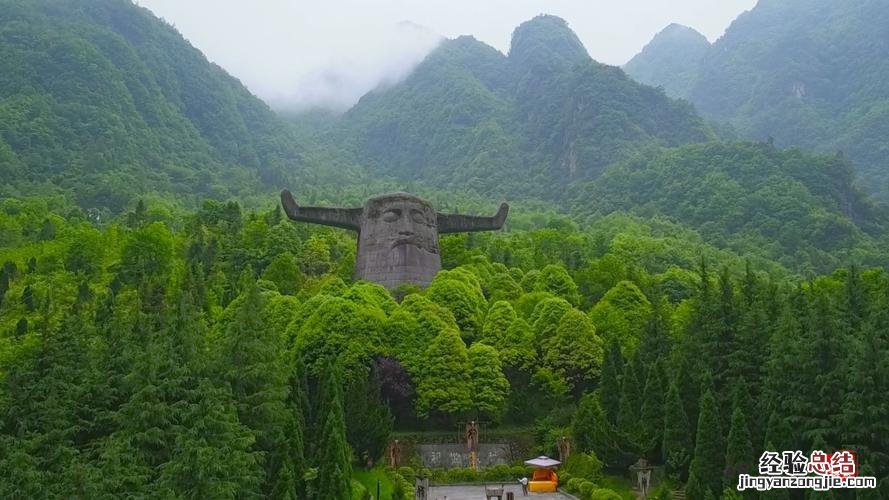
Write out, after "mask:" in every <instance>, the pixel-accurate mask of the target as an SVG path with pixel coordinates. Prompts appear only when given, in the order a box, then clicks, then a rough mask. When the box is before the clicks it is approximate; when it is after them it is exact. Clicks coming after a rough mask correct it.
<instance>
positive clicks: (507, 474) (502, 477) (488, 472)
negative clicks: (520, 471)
mask: <svg viewBox="0 0 889 500" xmlns="http://www.w3.org/2000/svg"><path fill="white" fill-rule="evenodd" d="M481 476H482V478H483V479H484V480H485V481H513V480H515V479H518V478H520V477H521V476H513V474H512V468H511V467H510V466H508V465H494V466H492V467H486V468H484V469H482V470H481Z"/></svg>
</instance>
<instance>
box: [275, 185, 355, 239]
mask: <svg viewBox="0 0 889 500" xmlns="http://www.w3.org/2000/svg"><path fill="white" fill-rule="evenodd" d="M281 205H282V206H284V212H285V213H287V217H289V218H291V219H293V220H296V221H300V222H311V223H312V224H323V225H325V226H334V227H341V228H343V229H353V230H355V231H357V230H358V228H360V227H361V212H363V211H364V209H363V208H327V207H301V206H299V205H297V204H296V200H294V199H293V195H292V194H290V191H288V190H286V189H285V190H283V191H281Z"/></svg>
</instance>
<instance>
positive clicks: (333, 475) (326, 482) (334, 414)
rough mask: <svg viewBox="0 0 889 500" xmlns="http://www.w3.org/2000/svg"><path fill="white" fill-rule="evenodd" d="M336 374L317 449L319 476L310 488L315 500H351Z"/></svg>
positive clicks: (330, 380) (331, 377)
mask: <svg viewBox="0 0 889 500" xmlns="http://www.w3.org/2000/svg"><path fill="white" fill-rule="evenodd" d="M336 376H337V375H336V371H335V370H330V371H329V375H328V381H327V384H325V387H326V388H327V390H326V391H325V393H324V394H322V396H324V397H325V398H326V400H325V404H324V405H322V406H321V408H324V409H326V410H327V411H326V414H325V418H324V425H323V428H322V431H321V439H320V441H319V443H318V446H317V448H316V455H315V456H317V457H318V462H317V467H318V476H317V478H316V479H315V482H316V484H315V485H314V487H313V488H311V491H312V493H313V494H312V495H311V498H313V499H314V500H351V496H352V489H351V480H352V466H351V451H350V450H349V445H348V443H347V441H346V423H345V418H344V416H343V407H342V403H341V397H342V396H341V392H340V391H339V390H338V389H336V388H337V387H339V386H340V382H339V381H338V380H337V379H336Z"/></svg>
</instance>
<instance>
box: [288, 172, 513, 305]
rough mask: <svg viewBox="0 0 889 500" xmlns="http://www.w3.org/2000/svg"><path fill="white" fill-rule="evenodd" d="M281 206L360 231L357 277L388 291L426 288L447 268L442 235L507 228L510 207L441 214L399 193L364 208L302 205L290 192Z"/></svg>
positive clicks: (303, 217)
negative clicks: (403, 287) (493, 211)
mask: <svg viewBox="0 0 889 500" xmlns="http://www.w3.org/2000/svg"><path fill="white" fill-rule="evenodd" d="M281 204H282V205H283V207H284V211H285V212H286V213H287V216H288V217H290V218H291V219H293V220H295V221H301V222H311V223H313V224H323V225H327V226H335V227H340V228H344V229H352V230H357V231H358V254H357V257H356V260H355V278H356V279H362V280H367V281H372V282H374V283H379V284H381V285H383V286H385V287H386V288H390V289H392V288H395V287H397V286H399V285H402V284H407V283H410V284H415V285H420V286H426V285H428V284H429V282H430V281H432V278H433V277H435V274H436V273H437V272H438V271H439V270H440V269H441V255H440V254H439V250H438V234H439V233H460V232H468V231H493V230H497V229H500V228H501V227H503V223H504V222H505V221H506V215H507V213H508V212H509V206H508V205H507V204H506V203H503V204H501V205H500V209H499V210H498V211H497V214H496V215H494V216H493V217H476V216H471V215H461V214H440V213H437V212H436V211H435V210H434V209H433V208H432V205H431V204H430V203H429V202H428V201H426V200H423V199H420V198H417V197H416V196H413V195H410V194H407V193H394V194H387V195H383V196H377V197H374V198H371V199H369V200H367V202H366V203H365V204H364V207H363V208H326V207H301V206H299V205H297V203H296V201H294V199H293V196H292V195H291V194H290V192H289V191H287V190H286V189H285V190H284V191H282V192H281Z"/></svg>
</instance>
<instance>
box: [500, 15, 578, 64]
mask: <svg viewBox="0 0 889 500" xmlns="http://www.w3.org/2000/svg"><path fill="white" fill-rule="evenodd" d="M509 58H510V60H512V61H514V62H515V63H516V64H518V65H519V66H525V67H528V68H531V69H534V68H540V69H544V70H556V69H562V70H564V69H569V68H571V67H573V66H574V65H576V64H579V63H583V62H587V61H590V60H591V59H590V56H589V54H588V53H587V51H586V48H585V47H584V46H583V43H581V41H580V39H579V38H578V37H577V34H576V33H574V31H573V30H571V28H570V27H569V26H568V23H567V22H565V20H564V19H562V18H560V17H557V16H553V15H549V14H541V15H539V16H537V17H535V18H533V19H531V20H529V21H525V22H524V23H522V24H520V25H519V27H518V28H516V29H515V31H513V33H512V42H511V44H510V47H509Z"/></svg>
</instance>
